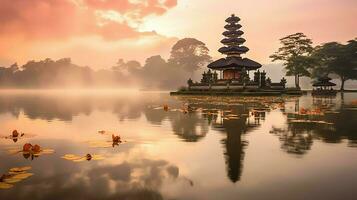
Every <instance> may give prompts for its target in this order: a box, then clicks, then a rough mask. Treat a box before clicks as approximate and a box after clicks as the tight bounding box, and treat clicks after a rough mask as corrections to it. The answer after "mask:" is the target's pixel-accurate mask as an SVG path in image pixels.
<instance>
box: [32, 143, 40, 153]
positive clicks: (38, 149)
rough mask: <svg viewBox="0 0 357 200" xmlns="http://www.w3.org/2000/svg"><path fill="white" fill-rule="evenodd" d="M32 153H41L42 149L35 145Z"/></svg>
mask: <svg viewBox="0 0 357 200" xmlns="http://www.w3.org/2000/svg"><path fill="white" fill-rule="evenodd" d="M32 151H33V152H35V153H38V152H40V151H41V147H40V146H39V145H37V144H35V145H34V146H33V147H32Z"/></svg>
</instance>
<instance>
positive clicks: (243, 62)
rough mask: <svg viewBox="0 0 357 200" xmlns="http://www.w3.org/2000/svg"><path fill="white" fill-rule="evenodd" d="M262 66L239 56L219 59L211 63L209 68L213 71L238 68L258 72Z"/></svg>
mask: <svg viewBox="0 0 357 200" xmlns="http://www.w3.org/2000/svg"><path fill="white" fill-rule="evenodd" d="M261 66H262V65H261V64H259V63H257V62H255V61H253V60H250V59H249V58H241V57H237V56H232V57H227V58H221V59H218V60H216V61H214V62H212V63H210V64H209V65H208V66H207V67H208V68H210V69H213V70H220V69H222V70H223V69H227V68H236V69H243V68H246V70H256V69H258V68H260V67H261Z"/></svg>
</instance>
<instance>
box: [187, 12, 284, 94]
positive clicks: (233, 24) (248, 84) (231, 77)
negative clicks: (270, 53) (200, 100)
mask: <svg viewBox="0 0 357 200" xmlns="http://www.w3.org/2000/svg"><path fill="white" fill-rule="evenodd" d="M239 21H240V18H239V17H237V16H235V15H234V14H232V15H231V16H230V17H228V18H227V19H226V23H227V24H226V25H225V26H224V28H225V31H224V32H223V36H224V38H223V39H222V40H221V43H222V44H223V47H221V48H220V49H219V50H218V51H219V52H220V53H222V54H223V55H225V57H223V58H220V59H218V60H216V61H213V62H212V63H210V64H209V65H208V66H207V68H208V71H207V72H206V71H205V72H204V73H203V74H202V79H201V81H200V82H193V81H192V80H191V79H189V80H188V82H187V83H188V90H191V91H195V90H196V91H204V90H206V91H207V90H232V91H246V90H249V91H254V90H257V91H258V90H259V91H262V90H284V89H285V84H286V80H285V78H282V79H281V81H280V82H278V83H272V82H271V80H270V79H269V78H268V77H267V76H266V73H265V71H260V70H259V68H261V67H262V65H261V64H259V63H258V62H256V61H254V60H251V59H249V58H246V57H244V56H243V54H245V53H247V52H248V51H249V49H248V48H247V47H246V46H244V45H243V44H244V43H245V41H246V40H245V39H244V38H243V37H242V36H243V34H244V32H243V31H242V30H241V28H242V26H241V25H240V24H239ZM250 71H253V74H254V78H253V79H252V80H251V79H250V77H249V72H250Z"/></svg>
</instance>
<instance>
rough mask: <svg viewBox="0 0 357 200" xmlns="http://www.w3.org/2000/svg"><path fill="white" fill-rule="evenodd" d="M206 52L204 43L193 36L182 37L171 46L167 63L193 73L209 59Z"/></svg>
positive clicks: (207, 50) (207, 51)
mask: <svg viewBox="0 0 357 200" xmlns="http://www.w3.org/2000/svg"><path fill="white" fill-rule="evenodd" d="M208 53H209V49H208V48H207V47H206V45H205V43H203V42H201V41H199V40H197V39H194V38H184V39H182V40H179V41H178V42H177V43H176V44H175V45H174V46H173V47H172V49H171V55H170V59H169V63H170V64H174V65H178V66H181V67H183V68H184V69H185V70H186V71H188V72H191V73H193V72H194V71H196V70H197V69H199V68H201V67H203V66H204V65H206V64H207V63H208V62H210V61H211V56H209V54H208Z"/></svg>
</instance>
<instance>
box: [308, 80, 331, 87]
mask: <svg viewBox="0 0 357 200" xmlns="http://www.w3.org/2000/svg"><path fill="white" fill-rule="evenodd" d="M312 86H314V87H320V86H336V84H335V83H332V82H330V81H328V82H321V81H318V82H316V83H314V84H312Z"/></svg>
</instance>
